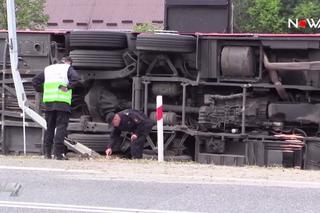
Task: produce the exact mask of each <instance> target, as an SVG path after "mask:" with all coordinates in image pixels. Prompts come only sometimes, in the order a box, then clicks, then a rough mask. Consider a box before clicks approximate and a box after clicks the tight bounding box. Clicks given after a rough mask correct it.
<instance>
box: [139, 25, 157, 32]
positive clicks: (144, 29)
mask: <svg viewBox="0 0 320 213" xmlns="http://www.w3.org/2000/svg"><path fill="white" fill-rule="evenodd" d="M155 30H160V27H159V26H155V25H153V24H150V23H142V24H135V25H134V26H133V31H134V32H154V31H155Z"/></svg>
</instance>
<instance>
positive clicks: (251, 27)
mask: <svg viewBox="0 0 320 213" xmlns="http://www.w3.org/2000/svg"><path fill="white" fill-rule="evenodd" d="M281 6H282V4H281V1H280V0H255V1H254V3H253V4H252V6H251V7H249V8H248V14H249V17H250V18H249V19H247V20H246V21H245V24H244V29H245V30H246V31H247V32H256V33H281V32H283V31H284V30H283V28H284V26H285V18H284V17H281V15H280V9H281Z"/></svg>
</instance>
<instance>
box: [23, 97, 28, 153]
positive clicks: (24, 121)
mask: <svg viewBox="0 0 320 213" xmlns="http://www.w3.org/2000/svg"><path fill="white" fill-rule="evenodd" d="M25 101H26V100H23V102H24V104H25ZM22 123H23V154H24V155H25V156H26V155H27V143H26V113H25V108H24V107H23V108H22Z"/></svg>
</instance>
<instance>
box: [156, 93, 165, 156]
mask: <svg viewBox="0 0 320 213" xmlns="http://www.w3.org/2000/svg"><path fill="white" fill-rule="evenodd" d="M156 114H157V115H156V116H157V135H158V162H163V155H164V154H163V105H162V96H161V95H158V96H157V113H156Z"/></svg>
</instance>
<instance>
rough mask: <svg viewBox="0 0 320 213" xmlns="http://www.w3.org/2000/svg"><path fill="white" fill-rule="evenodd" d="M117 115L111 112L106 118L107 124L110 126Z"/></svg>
mask: <svg viewBox="0 0 320 213" xmlns="http://www.w3.org/2000/svg"><path fill="white" fill-rule="evenodd" d="M115 115H116V114H115V113H114V112H109V113H108V114H107V116H106V122H107V123H108V124H111V123H112V120H113V118H114V116H115Z"/></svg>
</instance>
